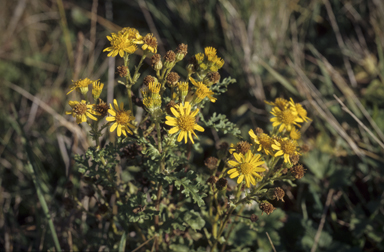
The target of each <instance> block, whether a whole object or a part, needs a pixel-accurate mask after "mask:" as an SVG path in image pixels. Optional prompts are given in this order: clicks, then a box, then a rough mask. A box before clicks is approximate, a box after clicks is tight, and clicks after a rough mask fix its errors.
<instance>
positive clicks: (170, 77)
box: [167, 72, 180, 87]
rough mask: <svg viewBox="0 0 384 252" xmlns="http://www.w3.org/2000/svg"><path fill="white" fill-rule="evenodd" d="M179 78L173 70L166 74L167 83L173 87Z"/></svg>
mask: <svg viewBox="0 0 384 252" xmlns="http://www.w3.org/2000/svg"><path fill="white" fill-rule="evenodd" d="M179 80H180V76H179V75H178V74H177V73H175V72H170V73H169V74H168V76H167V83H168V84H169V85H170V86H171V87H172V86H173V87H174V86H175V85H176V84H177V82H178V81H179Z"/></svg>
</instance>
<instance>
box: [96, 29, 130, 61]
mask: <svg viewBox="0 0 384 252" xmlns="http://www.w3.org/2000/svg"><path fill="white" fill-rule="evenodd" d="M107 39H108V40H109V41H111V46H110V47H107V48H105V49H104V50H103V52H110V53H108V55H107V56H108V57H116V56H117V55H118V54H119V56H120V57H122V58H123V57H124V53H128V54H132V53H134V52H135V51H136V50H137V46H136V44H135V43H134V42H132V40H130V39H128V33H118V34H115V33H112V34H111V36H107Z"/></svg>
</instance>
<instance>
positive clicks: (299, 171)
mask: <svg viewBox="0 0 384 252" xmlns="http://www.w3.org/2000/svg"><path fill="white" fill-rule="evenodd" d="M290 171H291V174H292V175H293V176H294V177H295V178H296V179H301V178H302V177H304V173H305V171H306V169H304V167H303V165H302V164H298V165H295V166H293V167H292V168H291V169H290Z"/></svg>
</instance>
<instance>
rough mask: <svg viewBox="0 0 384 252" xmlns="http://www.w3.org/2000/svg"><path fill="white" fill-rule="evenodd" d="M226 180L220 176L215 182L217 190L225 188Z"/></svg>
mask: <svg viewBox="0 0 384 252" xmlns="http://www.w3.org/2000/svg"><path fill="white" fill-rule="evenodd" d="M227 184H228V181H227V179H225V178H221V179H219V180H218V181H217V182H216V188H217V189H219V190H223V189H225V188H227Z"/></svg>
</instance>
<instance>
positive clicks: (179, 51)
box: [176, 44, 188, 61]
mask: <svg viewBox="0 0 384 252" xmlns="http://www.w3.org/2000/svg"><path fill="white" fill-rule="evenodd" d="M187 53H188V45H185V44H180V45H178V46H177V48H176V60H177V61H180V60H182V59H184V57H185V55H187Z"/></svg>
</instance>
